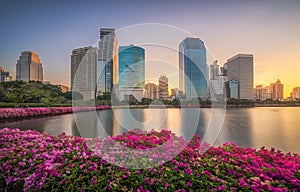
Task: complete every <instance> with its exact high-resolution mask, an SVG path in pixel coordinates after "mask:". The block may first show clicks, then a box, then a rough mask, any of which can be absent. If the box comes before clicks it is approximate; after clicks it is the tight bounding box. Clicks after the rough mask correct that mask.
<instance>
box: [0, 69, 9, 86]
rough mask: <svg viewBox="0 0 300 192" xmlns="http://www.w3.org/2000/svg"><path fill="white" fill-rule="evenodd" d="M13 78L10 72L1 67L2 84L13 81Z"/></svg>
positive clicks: (0, 78) (0, 80)
mask: <svg viewBox="0 0 300 192" xmlns="http://www.w3.org/2000/svg"><path fill="white" fill-rule="evenodd" d="M11 80H12V77H11V76H9V72H8V71H5V70H4V68H3V67H0V83H1V82H8V81H11Z"/></svg>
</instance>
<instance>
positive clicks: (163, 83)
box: [158, 75, 169, 100]
mask: <svg viewBox="0 0 300 192" xmlns="http://www.w3.org/2000/svg"><path fill="white" fill-rule="evenodd" d="M168 89H169V85H168V78H167V77H166V76H165V75H162V76H160V78H159V80H158V97H159V99H160V100H166V99H168V96H169V90H168Z"/></svg>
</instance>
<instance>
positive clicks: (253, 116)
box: [0, 107, 300, 153]
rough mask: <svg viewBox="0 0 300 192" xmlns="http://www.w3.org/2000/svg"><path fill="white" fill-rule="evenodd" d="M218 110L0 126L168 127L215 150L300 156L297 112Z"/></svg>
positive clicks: (72, 129) (80, 116) (89, 130)
mask: <svg viewBox="0 0 300 192" xmlns="http://www.w3.org/2000/svg"><path fill="white" fill-rule="evenodd" d="M222 112H225V111H222ZM222 112H221V113H217V115H215V112H212V110H211V109H115V110H106V111H97V112H83V113H77V114H76V115H75V116H74V115H73V114H66V115H62V116H53V117H45V118H36V119H29V120H23V121H17V122H8V123H1V124H0V128H3V127H10V128H20V129H22V130H24V129H35V130H37V131H39V132H44V131H45V132H47V133H49V134H52V135H58V134H60V133H62V132H65V133H66V134H70V135H80V136H83V137H95V136H100V137H105V136H107V135H117V134H120V133H122V132H125V131H126V130H128V129H133V128H143V129H147V130H150V129H156V130H160V129H170V130H172V131H173V132H175V133H176V134H177V135H182V136H184V137H185V138H190V137H191V135H193V134H194V133H197V134H200V136H201V138H204V139H207V140H206V141H209V143H213V144H214V145H215V146H217V145H221V144H223V143H224V142H230V141H233V142H235V143H236V144H238V145H240V146H243V147H254V148H260V147H261V146H266V147H268V148H270V147H274V148H276V149H280V150H282V151H284V152H294V153H300V115H299V114H300V108H296V107H286V108H270V107H268V108H263V107H261V108H245V109H227V110H226V113H224V119H223V118H222V117H223V116H222ZM223 120H224V121H223ZM219 128H220V131H219Z"/></svg>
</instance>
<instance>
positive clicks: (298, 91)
mask: <svg viewBox="0 0 300 192" xmlns="http://www.w3.org/2000/svg"><path fill="white" fill-rule="evenodd" d="M291 98H292V99H293V100H296V99H300V87H295V88H294V89H293V92H292V93H291Z"/></svg>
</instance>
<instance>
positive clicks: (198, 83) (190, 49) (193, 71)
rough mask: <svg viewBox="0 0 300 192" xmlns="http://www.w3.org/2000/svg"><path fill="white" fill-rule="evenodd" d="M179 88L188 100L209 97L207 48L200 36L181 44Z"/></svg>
mask: <svg viewBox="0 0 300 192" xmlns="http://www.w3.org/2000/svg"><path fill="white" fill-rule="evenodd" d="M179 90H180V91H182V93H183V94H184V95H185V98H186V99H187V100H192V99H198V98H201V99H206V98H207V64H206V48H205V45H204V43H203V41H201V40H200V39H199V38H186V39H184V40H183V41H182V42H181V43H180V45H179Z"/></svg>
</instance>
